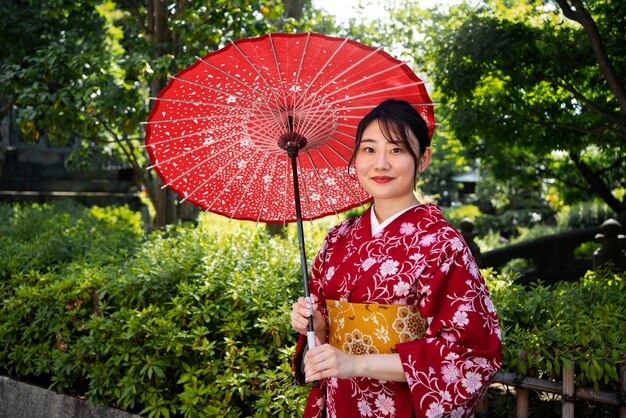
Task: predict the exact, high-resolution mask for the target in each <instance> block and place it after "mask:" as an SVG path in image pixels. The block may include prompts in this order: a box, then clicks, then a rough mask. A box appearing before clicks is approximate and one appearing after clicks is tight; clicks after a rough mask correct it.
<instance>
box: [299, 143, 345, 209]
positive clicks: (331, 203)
mask: <svg viewBox="0 0 626 418" xmlns="http://www.w3.org/2000/svg"><path fill="white" fill-rule="evenodd" d="M320 154H321V152H320ZM307 157H308V158H309V162H310V163H311V167H313V171H315V174H316V175H317V178H319V179H320V183H321V185H322V190H323V191H324V195H325V196H326V200H327V201H328V204H329V205H330V207H331V208H332V209H333V212H334V213H335V215H337V214H338V213H339V211H338V210H337V208H336V207H335V204H334V203H333V200H332V197H331V194H330V193H329V192H328V189H327V188H326V185H325V184H324V182H323V181H321V180H322V176H321V175H320V172H319V170H318V169H317V166H316V165H315V162H313V158H311V155H310V154H309V153H307ZM324 160H325V161H326V163H329V162H328V160H326V159H325V158H324Z"/></svg>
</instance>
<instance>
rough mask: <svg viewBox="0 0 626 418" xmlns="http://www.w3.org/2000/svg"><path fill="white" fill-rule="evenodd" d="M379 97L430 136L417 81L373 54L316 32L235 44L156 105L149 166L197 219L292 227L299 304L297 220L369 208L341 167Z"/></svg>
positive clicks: (428, 107)
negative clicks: (398, 106)
mask: <svg viewBox="0 0 626 418" xmlns="http://www.w3.org/2000/svg"><path fill="white" fill-rule="evenodd" d="M388 98H395V99H403V100H406V101H408V102H409V103H411V104H412V105H413V106H414V107H415V108H416V109H417V110H418V111H419V113H420V114H421V115H422V116H423V117H424V119H425V120H426V122H427V124H428V126H429V131H430V134H431V136H432V132H433V129H434V127H435V120H434V112H433V104H432V101H431V99H430V97H429V95H428V93H427V91H426V88H425V86H424V83H423V81H422V80H420V78H418V77H417V76H416V75H415V74H414V73H413V71H411V69H410V68H409V67H408V66H407V65H406V64H405V63H404V62H402V61H399V60H397V59H395V58H393V57H392V56H391V55H389V54H387V53H386V52H384V51H383V50H382V49H380V48H378V49H377V48H372V47H370V46H366V45H363V44H361V43H359V42H356V41H354V40H350V39H345V38H335V37H330V36H325V35H321V34H316V33H300V34H286V33H275V34H268V35H265V36H261V37H257V38H249V39H241V40H238V41H235V42H231V43H229V44H228V45H227V46H225V47H224V48H221V49H219V50H217V51H215V52H212V53H210V54H208V55H206V56H204V57H202V58H198V60H197V61H196V62H195V63H194V64H192V65H191V66H189V67H188V68H186V69H184V70H183V71H181V72H180V73H178V74H177V75H176V76H174V77H172V79H171V80H170V81H169V83H168V84H167V86H166V87H165V88H164V89H163V90H162V91H161V93H160V94H159V96H158V97H157V98H156V99H155V104H154V106H153V108H152V111H151V113H150V115H149V117H148V120H147V122H146V124H147V126H146V142H145V145H146V148H147V151H148V154H149V156H150V161H151V164H152V165H151V166H150V168H152V169H154V170H156V172H157V173H158V175H159V176H160V177H161V179H162V180H163V183H164V184H165V186H167V187H169V188H170V189H172V190H174V191H175V192H176V193H178V194H179V195H180V196H181V197H182V200H188V201H189V202H192V203H194V204H196V205H197V206H199V207H200V208H202V209H204V210H205V211H211V212H214V213H218V214H221V215H224V216H227V217H230V218H233V219H243V220H252V221H256V222H266V223H285V222H294V221H295V222H297V224H298V241H299V246H300V254H301V264H302V271H303V276H304V279H303V280H304V293H305V297H307V298H308V297H309V289H308V269H307V266H306V257H305V252H304V238H303V232H302V221H303V220H312V219H317V218H321V217H324V216H327V215H331V214H337V213H339V212H342V211H345V210H347V209H350V208H353V207H356V206H359V205H363V204H364V203H366V202H368V201H369V200H370V196H369V195H368V194H367V193H366V192H365V191H364V190H363V189H362V188H361V186H360V185H359V183H358V181H357V180H356V177H355V176H354V174H352V175H351V173H350V172H349V168H348V162H349V160H350V157H351V155H352V151H353V147H354V140H355V134H356V127H357V125H358V123H359V121H360V120H361V119H362V118H363V116H365V114H366V113H367V112H369V111H370V110H371V109H372V108H374V107H375V106H376V105H378V104H379V103H380V102H382V101H383V100H385V99H388ZM312 332H313V327H312V322H310V324H309V336H310V337H311V335H312ZM309 344H310V346H311V347H312V346H314V338H313V343H311V341H309Z"/></svg>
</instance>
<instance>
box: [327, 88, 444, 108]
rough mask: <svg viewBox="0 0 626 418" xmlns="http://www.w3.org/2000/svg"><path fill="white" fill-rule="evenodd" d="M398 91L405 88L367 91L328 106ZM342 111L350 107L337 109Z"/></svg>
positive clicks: (424, 104) (338, 100)
mask: <svg viewBox="0 0 626 418" xmlns="http://www.w3.org/2000/svg"><path fill="white" fill-rule="evenodd" d="M400 89H406V86H391V87H387V88H384V89H379V90H373V91H368V92H366V93H361V94H357V95H356V96H350V97H344V98H342V99H337V100H335V101H334V102H331V103H330V104H331V105H336V104H339V103H344V102H347V101H351V100H355V99H362V98H364V97H371V96H376V95H379V94H380V93H388V92H390V91H394V90H400ZM419 106H434V104H433V103H420V104H419ZM367 108H368V109H371V108H372V106H371V105H370V106H368V107H367ZM344 109H350V107H345V108H339V110H344Z"/></svg>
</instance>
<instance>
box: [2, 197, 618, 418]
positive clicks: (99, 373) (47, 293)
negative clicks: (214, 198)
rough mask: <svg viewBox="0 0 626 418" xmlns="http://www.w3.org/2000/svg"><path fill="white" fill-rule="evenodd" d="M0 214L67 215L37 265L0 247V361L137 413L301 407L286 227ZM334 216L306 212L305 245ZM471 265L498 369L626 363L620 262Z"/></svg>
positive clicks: (20, 227) (584, 372)
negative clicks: (566, 274)
mask: <svg viewBox="0 0 626 418" xmlns="http://www.w3.org/2000/svg"><path fill="white" fill-rule="evenodd" d="M0 213H2V221H3V222H2V223H1V225H7V224H9V223H11V227H10V228H7V229H5V230H3V231H2V232H3V234H2V235H1V236H4V235H5V232H6V233H10V232H9V231H11V230H14V231H15V232H14V233H13V235H12V236H11V237H12V238H11V239H12V240H14V241H15V242H18V243H19V242H20V240H21V241H25V240H26V238H28V237H29V236H30V234H33V233H34V237H35V241H37V242H42V241H41V240H43V239H44V237H47V238H48V239H52V238H53V236H54V234H55V233H59V231H60V230H65V229H68V228H70V231H71V234H70V233H69V232H68V233H67V234H66V235H65V237H64V242H65V243H67V244H68V245H69V246H70V247H71V248H73V249H75V251H72V253H71V256H68V255H67V254H64V253H62V254H60V255H55V256H54V257H52V256H50V257H48V258H45V259H44V258H43V257H39V256H36V257H33V258H34V259H36V260H39V261H38V262H37V263H34V262H33V263H30V261H29V258H28V257H27V256H25V255H24V254H18V253H17V252H12V253H9V256H8V257H6V258H7V259H8V261H5V262H4V263H5V264H4V265H5V266H7V265H8V266H12V270H11V274H5V275H4V276H3V277H2V279H1V281H0V301H1V302H2V303H1V304H0V335H2V336H3V338H2V340H1V342H0V373H2V374H7V375H9V376H11V377H14V378H18V379H22V380H27V381H31V382H34V383H39V384H42V385H46V386H48V385H49V386H51V387H52V388H53V389H54V390H57V391H60V392H64V393H68V394H72V395H76V396H81V397H85V398H87V399H89V400H91V401H94V402H96V403H104V404H107V405H110V406H116V407H120V408H123V409H125V410H128V411H131V412H135V413H141V414H142V415H145V416H151V417H168V416H186V417H197V416H203V415H204V416H206V415H209V416H211V415H219V416H225V417H238V416H256V417H269V416H284V417H288V416H296V415H298V414H300V413H301V411H302V408H303V402H304V400H305V398H306V392H307V391H308V388H307V387H298V386H296V385H295V383H294V381H293V378H292V374H291V366H290V359H291V355H292V354H293V347H294V345H295V335H294V334H293V333H292V332H291V330H290V328H289V325H288V313H289V311H290V309H291V307H290V305H291V303H292V302H293V300H294V299H295V298H297V297H298V295H299V294H300V289H301V277H300V268H299V256H298V249H297V245H296V244H295V242H296V240H295V230H294V229H295V228H291V227H290V228H288V230H287V231H286V234H285V237H282V238H281V237H276V236H270V235H269V234H267V233H266V232H265V231H264V229H263V228H259V227H257V226H255V225H254V224H252V223H245V222H236V221H229V220H227V219H226V218H222V217H219V216H217V215H206V214H205V215H203V216H201V217H200V219H199V223H198V225H197V226H194V225H184V226H181V225H179V226H172V227H169V228H167V229H166V230H163V231H160V232H155V233H152V234H150V235H147V236H143V235H142V232H141V231H142V230H141V229H140V224H139V220H138V219H139V218H138V216H139V215H135V214H132V213H130V212H129V211H128V210H127V209H125V208H121V209H114V208H104V209H103V208H92V209H84V208H80V207H78V206H75V205H70V204H67V203H62V204H57V205H44V206H41V205H32V206H27V205H19V206H13V207H10V206H8V205H3V206H0ZM91 218H95V219H98V222H95V221H93V220H90V219H91ZM91 222H94V224H90V223H91ZM335 222H336V219H334V218H329V219H324V220H319V221H316V222H315V223H313V224H308V223H307V224H306V225H305V228H306V236H307V238H308V239H307V249H308V257H309V258H311V257H312V256H313V254H314V253H315V251H316V249H317V248H318V246H319V245H320V243H321V240H322V238H323V236H324V231H325V230H326V229H327V227H328V226H329V225H330V224H333V223H335ZM88 224H90V225H92V226H93V225H96V224H97V231H94V229H93V228H85V227H83V225H88ZM72 225H78V227H76V228H74V229H71V226H72ZM84 231H89V234H87V233H85V232H84ZM53 232H54V233H53ZM127 235H131V237H130V238H128V240H127V241H125V240H124V239H122V238H123V237H126V236H127ZM99 236H101V237H99ZM38 240H39V241H38ZM33 242H34V241H33ZM57 242H58V241H57ZM76 242H81V243H82V244H81V245H78V244H76ZM139 243H141V244H142V245H141V246H138V245H137V244H139ZM7 245H8V242H7V241H3V242H2V246H3V248H8V246H7ZM19 248H21V251H23V252H26V254H27V255H28V254H32V253H29V252H28V251H29V250H28V248H27V247H26V245H21V244H20V246H19ZM6 271H8V270H6ZM484 273H485V276H486V278H487V281H488V285H489V287H490V290H491V292H492V296H493V298H494V303H495V306H496V308H497V310H498V313H499V316H500V320H501V324H502V327H503V336H504V358H505V363H504V370H507V371H511V372H515V373H528V374H529V375H533V376H536V377H548V378H553V379H558V378H559V377H560V373H561V369H562V364H563V363H565V364H568V363H572V364H574V365H575V366H576V368H577V379H578V380H577V384H579V385H594V386H595V387H596V388H605V387H612V386H614V385H616V384H617V374H616V370H617V368H618V367H619V366H620V365H621V364H623V362H624V361H626V358H624V356H623V354H624V353H625V352H626V338H624V337H626V335H624V329H623V326H622V324H623V322H624V321H625V320H626V300H625V298H626V292H625V290H626V289H624V287H625V284H624V276H623V275H617V274H613V273H609V272H599V273H588V274H587V276H586V277H585V278H584V279H583V280H581V281H580V282H575V283H560V284H557V285H555V286H554V287H552V288H549V287H547V286H544V285H543V284H541V283H536V284H534V285H533V286H532V288H530V289H527V288H524V287H522V286H519V285H517V284H515V282H514V280H513V277H512V276H510V275H495V274H493V273H492V272H491V271H490V270H486V271H484ZM520 351H525V352H527V353H528V360H526V361H520V360H519V356H518V354H519V352H520Z"/></svg>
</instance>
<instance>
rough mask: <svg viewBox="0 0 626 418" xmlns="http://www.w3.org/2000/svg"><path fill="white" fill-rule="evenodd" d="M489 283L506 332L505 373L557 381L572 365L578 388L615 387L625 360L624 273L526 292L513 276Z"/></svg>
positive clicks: (535, 287) (594, 275) (489, 277)
mask: <svg viewBox="0 0 626 418" xmlns="http://www.w3.org/2000/svg"><path fill="white" fill-rule="evenodd" d="M487 280H488V285H489V287H490V290H491V294H492V297H493V300H494V304H495V305H496V307H497V309H498V314H499V316H500V321H501V325H502V329H503V342H504V348H503V358H504V365H503V370H504V371H508V372H511V373H519V374H523V375H528V376H534V377H538V378H549V379H558V378H559V377H560V376H561V373H562V367H563V365H568V366H573V367H575V371H576V384H577V385H581V386H593V387H594V389H595V390H598V389H599V388H600V386H602V387H607V386H608V387H615V386H616V385H617V383H618V379H619V378H618V373H619V367H620V366H621V365H622V364H623V363H624V362H626V355H625V353H626V329H624V326H623V324H624V322H625V321H626V281H625V280H624V274H616V273H612V272H610V271H608V270H607V271H600V272H595V273H594V272H588V273H587V275H586V276H585V277H584V278H583V279H581V280H580V281H577V282H560V283H558V284H556V285H554V287H552V288H551V287H548V286H545V285H543V284H542V283H541V282H538V283H534V284H533V285H532V286H531V288H529V289H527V288H525V287H524V286H521V285H518V284H515V282H514V281H513V279H512V278H511V277H510V276H509V277H507V276H494V275H493V274H488V275H487ZM522 352H525V353H526V355H527V359H526V360H523V359H522V358H520V353H522Z"/></svg>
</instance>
